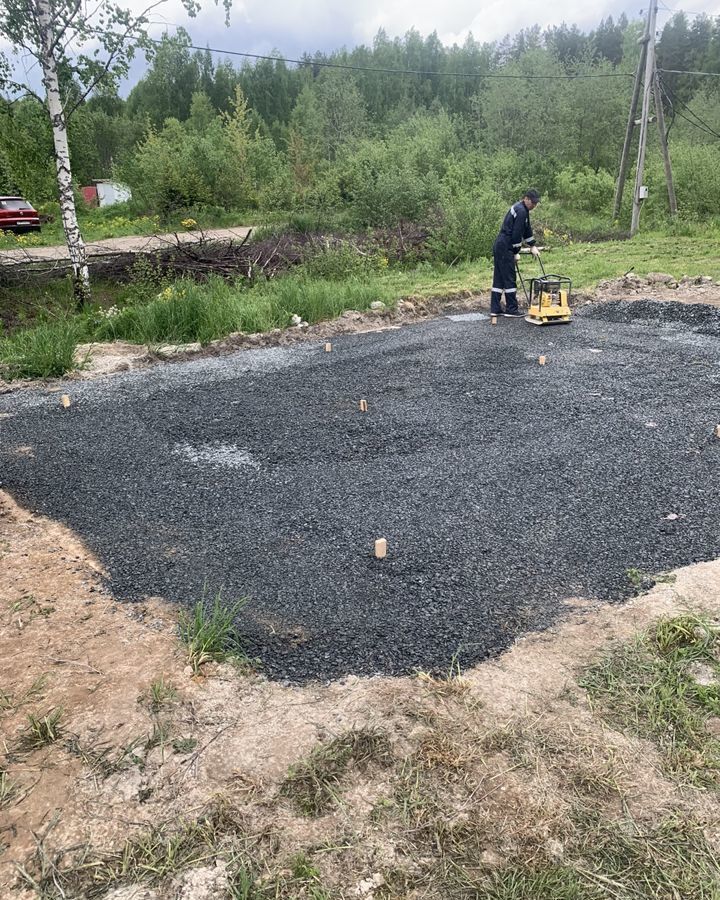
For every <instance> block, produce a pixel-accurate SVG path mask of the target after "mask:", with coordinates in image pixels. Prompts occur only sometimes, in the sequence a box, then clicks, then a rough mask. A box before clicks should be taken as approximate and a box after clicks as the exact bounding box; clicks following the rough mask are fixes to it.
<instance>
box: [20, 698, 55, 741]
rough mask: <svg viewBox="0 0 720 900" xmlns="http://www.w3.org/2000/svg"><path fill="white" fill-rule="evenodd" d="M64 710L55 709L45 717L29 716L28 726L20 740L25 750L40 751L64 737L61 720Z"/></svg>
mask: <svg viewBox="0 0 720 900" xmlns="http://www.w3.org/2000/svg"><path fill="white" fill-rule="evenodd" d="M62 716H63V710H62V709H60V708H58V709H53V710H50V712H49V713H48V714H47V715H45V716H34V715H32V714H30V715H29V716H28V724H27V728H26V729H25V731H24V732H23V733H22V736H21V738H20V746H21V748H22V749H23V750H39V749H40V748H41V747H45V746H47V745H48V744H54V743H55V741H57V740H59V739H60V737H61V736H62V727H61V725H60V720H61V719H62Z"/></svg>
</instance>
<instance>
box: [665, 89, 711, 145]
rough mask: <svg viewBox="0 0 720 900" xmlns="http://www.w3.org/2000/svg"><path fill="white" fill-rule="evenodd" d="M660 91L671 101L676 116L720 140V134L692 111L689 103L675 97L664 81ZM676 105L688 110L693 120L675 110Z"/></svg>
mask: <svg viewBox="0 0 720 900" xmlns="http://www.w3.org/2000/svg"><path fill="white" fill-rule="evenodd" d="M660 89H661V90H662V92H663V94H664V95H665V97H666V98H667V100H668V101H669V103H670V107H671V108H672V111H673V114H674V115H676V116H679V117H680V118H681V119H684V120H685V121H686V122H689V123H690V125H694V126H695V127H696V128H698V129H700V131H703V132H704V133H705V134H708V135H710V136H711V137H714V138H717V139H718V140H720V133H718V132H717V131H715V129H714V128H713V127H712V126H711V125H709V124H708V123H707V122H706V121H705V120H704V119H703V118H702V117H701V116H699V115H698V114H697V113H696V112H695V111H694V110H692V109H690V107H689V106H688V105H687V103H685V102H684V101H683V100H680V98H679V97H677V96H676V95H675V93H674V92H673V91H672V90H671V89H670V88H669V87H668V86H667V85H666V84H665V83H664V82H663V81H662V79H661V80H660ZM675 104H679V105H680V106H682V107H683V108H684V109H686V110H687V111H688V113H690V116H692V118H689V117H688V116H686V115H684V114H683V113H681V112H680V111H679V110H677V109H676V108H675Z"/></svg>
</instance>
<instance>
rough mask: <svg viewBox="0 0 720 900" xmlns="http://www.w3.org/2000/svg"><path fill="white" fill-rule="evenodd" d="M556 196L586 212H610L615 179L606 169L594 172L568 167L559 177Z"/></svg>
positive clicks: (589, 169) (587, 167) (585, 168)
mask: <svg viewBox="0 0 720 900" xmlns="http://www.w3.org/2000/svg"><path fill="white" fill-rule="evenodd" d="M555 190H556V194H557V196H558V198H559V199H560V200H562V201H564V202H565V203H568V204H571V205H572V206H573V207H574V208H575V209H581V210H585V211H586V212H601V211H605V210H607V211H609V210H610V208H611V205H612V200H613V194H614V192H615V179H614V178H613V176H612V175H611V174H610V173H609V172H606V171H605V170H604V169H599V170H598V171H597V172H594V171H593V170H592V169H591V168H589V166H583V168H581V169H576V168H574V167H573V166H566V167H565V168H564V169H563V170H562V171H561V172H560V174H559V175H558V177H557V181H556V188H555Z"/></svg>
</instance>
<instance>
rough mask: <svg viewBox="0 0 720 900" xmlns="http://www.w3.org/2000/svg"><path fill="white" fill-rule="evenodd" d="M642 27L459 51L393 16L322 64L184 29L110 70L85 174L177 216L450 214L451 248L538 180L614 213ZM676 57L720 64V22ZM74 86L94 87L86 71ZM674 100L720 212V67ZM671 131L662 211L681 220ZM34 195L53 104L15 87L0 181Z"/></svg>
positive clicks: (355, 220) (675, 140)
mask: <svg viewBox="0 0 720 900" xmlns="http://www.w3.org/2000/svg"><path fill="white" fill-rule="evenodd" d="M642 30H643V23H642V22H641V21H628V20H627V19H625V18H624V17H622V18H620V19H619V20H618V21H614V20H613V19H612V18H608V19H604V20H603V21H601V22H600V23H599V25H598V26H597V28H595V29H593V30H591V31H589V32H583V31H581V30H579V29H578V28H576V27H574V26H573V27H569V26H566V25H562V26H560V27H556V28H551V29H548V30H545V31H541V30H540V29H539V28H538V27H534V28H530V29H526V30H524V31H522V32H520V33H519V34H517V35H516V36H514V37H513V38H512V39H509V38H508V39H505V40H503V41H498V42H494V43H479V42H478V41H476V40H475V39H474V38H473V37H472V36H470V37H468V39H467V40H466V41H465V43H464V44H463V45H462V46H452V47H446V46H443V44H442V43H441V42H440V40H439V39H438V37H437V35H436V34H432V35H430V36H428V37H425V38H423V37H422V36H421V35H420V34H418V33H417V32H416V31H410V32H408V33H407V34H406V35H405V36H404V37H402V38H395V39H390V38H388V36H387V35H386V34H385V33H384V32H382V31H381V32H379V33H378V35H377V36H376V38H375V40H374V42H373V45H372V47H367V46H360V47H356V48H354V49H352V50H341V51H337V52H334V53H331V54H326V55H323V54H317V55H314V56H309V55H307V56H305V57H303V64H302V65H293V64H286V63H285V62H283V61H281V60H278V59H274V60H269V59H261V60H257V61H241V59H240V58H239V57H234V58H233V59H229V58H222V57H218V55H217V54H213V53H211V52H210V51H201V50H196V49H193V48H192V47H191V40H190V37H189V35H187V34H186V33H185V32H183V31H178V32H177V33H176V34H175V35H173V36H165V37H163V39H162V40H161V41H159V42H158V45H157V47H156V52H155V54H154V56H153V57H152V59H151V61H150V63H149V66H148V69H147V71H146V73H145V75H144V76H143V77H142V78H141V79H140V81H139V82H138V83H137V84H136V85H135V86H134V87H133V88H132V89H131V90H130V91H129V93H128V94H127V97H122V96H121V95H120V93H119V90H118V85H117V84H112V83H108V82H105V83H104V84H103V85H102V87H101V88H100V89H99V90H96V91H95V92H94V93H93V94H92V95H91V96H90V97H89V98H88V99H86V100H85V101H84V102H82V103H81V104H80V105H79V106H78V108H77V110H76V111H75V112H74V114H73V116H72V118H71V119H70V122H69V137H70V151H71V158H72V163H73V174H74V178H75V182H76V184H77V185H78V186H79V185H81V184H86V183H89V182H90V181H92V180H93V179H99V178H116V179H119V180H121V181H124V182H126V183H127V184H129V185H130V187H131V189H132V191H133V197H134V204H135V205H136V207H137V209H138V210H140V209H142V211H143V212H147V213H152V214H157V215H160V216H166V215H169V214H171V213H173V212H174V211H177V210H183V209H189V210H192V209H194V208H202V207H216V208H222V209H238V210H243V209H252V210H261V211H264V210H267V211H278V210H287V211H291V210H314V211H317V212H324V211H328V212H330V211H332V212H335V213H338V212H340V213H341V214H342V215H343V216H344V217H345V219H346V220H347V222H348V224H350V225H352V226H353V227H365V226H373V225H383V224H393V223H395V222H397V221H398V220H401V219H407V220H413V221H422V220H424V219H425V218H427V217H428V216H430V215H436V214H439V215H442V216H444V218H445V220H446V221H447V223H448V226H447V227H448V231H447V234H446V238H447V240H448V242H449V243H450V244H451V245H452V242H453V240H454V239H457V240H460V236H462V235H464V238H463V239H464V240H465V241H467V240H470V241H473V240H475V241H476V242H478V245H479V244H483V245H485V244H486V243H487V235H486V234H485V233H484V230H483V226H482V225H478V224H477V219H478V217H479V216H480V217H482V216H483V215H484V214H487V216H488V217H489V218H490V219H491V220H492V227H493V228H494V227H496V224H497V223H496V221H495V219H496V217H497V214H498V211H499V210H501V208H502V206H503V204H505V203H507V202H508V201H509V200H511V199H513V198H515V197H517V196H518V194H519V192H521V191H522V189H523V188H525V187H526V186H528V184H530V183H532V184H533V185H534V186H535V187H537V188H539V189H540V190H541V191H542V192H543V193H544V194H546V195H548V196H550V197H554V198H556V199H558V200H559V201H561V202H563V203H565V204H568V205H569V206H571V207H573V208H575V209H576V210H578V211H583V212H586V213H588V214H597V215H605V214H607V215H609V212H610V208H611V201H612V193H613V186H614V180H615V174H616V170H617V163H618V156H619V152H620V148H621V145H622V139H623V134H624V130H625V126H626V121H627V114H628V106H629V102H630V94H631V91H632V74H633V73H634V70H635V66H636V64H637V58H638V55H639V45H638V38H639V37H640V35H641V34H642ZM657 54H658V65H659V67H660V68H661V69H680V70H683V71H703V72H711V73H713V72H714V73H720V18H718V19H715V20H713V19H711V18H709V17H707V16H695V17H693V18H692V19H690V18H688V17H687V16H685V15H684V14H682V13H679V14H676V15H674V16H673V17H672V18H671V19H670V20H669V21H668V22H667V23H666V24H665V26H664V27H663V29H662V32H661V34H660V37H659V41H658V49H657ZM277 55H278V56H279V55H280V54H279V53H278V54H277ZM327 63H332V64H336V65H340V66H354V67H362V68H363V69H376V70H381V69H382V70H413V71H414V72H423V73H433V74H412V75H411V74H400V73H398V72H397V71H363V70H360V69H357V70H353V69H347V68H334V67H329V66H327V65H324V64H327ZM624 73H626V74H624ZM498 76H501V77H498ZM507 76H522V77H507ZM528 76H531V77H528ZM567 76H577V77H570V78H569V77H567ZM586 76H592V77H586ZM63 90H64V91H65V93H66V95H68V96H72V94H73V91H77V90H79V89H78V88H77V86H76V85H74V84H73V82H72V79H71V78H69V77H67V78H66V79H65V83H64V84H63ZM663 102H664V106H665V113H666V118H667V122H668V125H669V132H670V147H671V153H672V156H673V163H674V166H675V170H676V179H677V193H678V200H679V206H680V212H681V215H683V216H684V217H687V218H697V217H700V216H704V215H713V214H714V212H715V205H716V197H717V196H720V143H719V141H720V77H718V78H713V77H706V76H699V75H682V74H680V75H679V74H670V73H666V74H664V75H663ZM653 139H654V141H655V146H652V147H651V152H650V159H649V167H648V176H647V178H648V182H649V184H650V187H651V201H649V203H648V210H649V214H650V215H655V216H657V217H659V218H661V217H662V216H664V215H665V212H666V209H665V201H664V198H663V193H662V166H661V163H660V159H659V155H658V152H657V146H656V145H657V140H656V138H655V137H654V138H653ZM15 192H18V193H20V194H23V195H24V196H27V197H28V198H29V199H31V200H32V201H33V202H34V203H37V204H42V203H50V202H52V201H53V200H55V199H56V195H57V187H56V181H55V169H54V161H53V149H52V135H51V131H50V126H49V122H48V116H47V112H46V110H45V109H44V107H43V105H42V104H41V103H40V102H39V100H38V99H36V98H34V97H31V96H26V97H19V98H18V97H10V96H6V97H5V98H4V99H0V193H15ZM628 199H629V198H628ZM473 228H474V229H475V232H474V235H475V236H474V237H473V234H469V233H468V230H470V231H472V229H473ZM478 229H479V230H478ZM453 235H454V236H455V238H453ZM450 252H451V251H448V253H450Z"/></svg>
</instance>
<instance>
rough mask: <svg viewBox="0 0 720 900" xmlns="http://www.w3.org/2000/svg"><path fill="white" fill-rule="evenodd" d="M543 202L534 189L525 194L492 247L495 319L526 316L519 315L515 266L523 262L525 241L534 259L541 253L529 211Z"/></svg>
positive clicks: (491, 297) (511, 211)
mask: <svg viewBox="0 0 720 900" xmlns="http://www.w3.org/2000/svg"><path fill="white" fill-rule="evenodd" d="M539 202H540V194H538V192H537V191H536V190H534V189H533V188H530V190H528V191H526V192H525V195H524V196H523V198H522V200H519V201H518V202H517V203H515V204H514V205H513V206H511V207H510V209H509V210H508V212H507V215H506V216H505V219H504V220H503V223H502V228H501V229H500V234H499V235H498V236H497V237H496V238H495V244H494V245H493V261H494V263H495V268H494V270H493V286H492V294H491V295H490V312H491V313H492V315H494V316H500V315H503V316H511V317H515V316H524V315H525V313H523V312H520V310H519V309H518V302H517V286H516V282H515V268H516V263H517V262H518V260H519V259H520V248H521V247H522V243H523V241H525V243H526V244H527V245H528V247H530V249H531V250H532V252H533V254H534V255H535V256H539V255H540V251H539V250H538V248H537V247H536V246H535V238H534V237H533V230H532V227H531V225H530V210H531V209H535V207H536V206H537V205H538V203H539ZM503 294H505V310H504V311H503V309H502V307H501V306H500V301H501V300H502V295H503Z"/></svg>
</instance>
